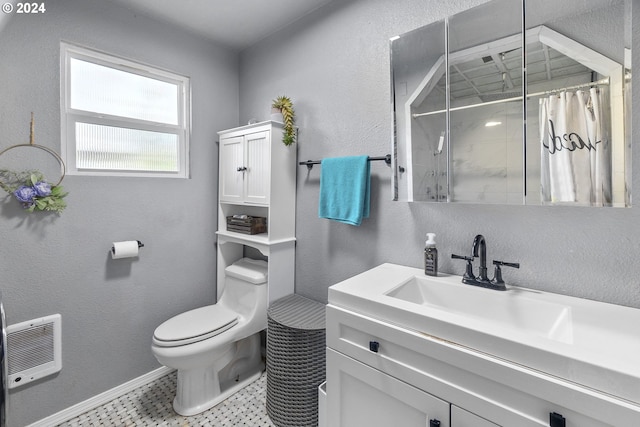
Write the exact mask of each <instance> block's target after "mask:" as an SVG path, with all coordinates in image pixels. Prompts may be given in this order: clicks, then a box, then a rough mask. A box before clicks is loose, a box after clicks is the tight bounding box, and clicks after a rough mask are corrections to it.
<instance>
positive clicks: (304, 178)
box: [240, 0, 640, 307]
mask: <svg viewBox="0 0 640 427" xmlns="http://www.w3.org/2000/svg"><path fill="white" fill-rule="evenodd" d="M479 3H482V2H481V1H474V0H457V1H444V0H442V1H439V0H429V1H427V0H407V1H402V2H394V1H388V0H352V1H338V2H335V3H334V4H330V5H328V6H327V7H324V8H323V9H320V10H318V11H316V12H315V13H314V14H312V15H309V16H307V17H306V18H305V19H304V20H302V21H299V22H298V23H296V24H295V25H293V26H291V27H289V28H287V29H285V30H284V31H281V32H279V33H277V34H274V35H273V36H271V37H270V38H268V39H266V40H264V41H263V42H261V43H259V44H257V45H255V46H253V47H252V48H251V49H248V50H246V51H244V52H243V53H242V54H241V62H240V68H241V73H240V120H241V121H245V120H247V119H248V118H250V117H257V118H265V117H266V116H267V114H268V107H269V102H270V100H271V99H272V98H273V97H275V96H276V95H279V94H281V93H285V94H287V95H289V96H291V97H292V99H293V101H294V103H295V106H296V109H297V114H298V125H299V126H300V138H299V140H300V142H299V147H298V153H299V154H298V157H299V159H321V158H323V157H331V156H343V155H356V154H369V155H382V154H386V153H388V152H389V151H390V135H391V128H390V123H391V112H390V105H389V104H390V85H389V69H390V66H389V50H388V40H389V38H390V37H392V36H394V35H397V34H401V33H404V32H406V31H409V30H412V29H414V28H416V27H418V26H421V25H424V24H427V23H430V22H433V21H436V20H438V19H442V18H444V17H445V16H446V15H450V14H453V13H456V12H459V11H461V10H463V9H466V8H469V7H472V6H474V5H477V4H479ZM634 21H635V22H636V25H637V22H638V17H637V16H636V17H634ZM636 33H637V32H636ZM635 37H636V40H634V41H635V43H634V45H635V46H637V45H638V40H637V38H638V37H639V36H638V34H636V35H635ZM635 64H636V65H637V64H638V60H637V59H636V60H635ZM635 95H636V101H634V104H635V105H634V108H635V113H634V114H633V118H634V122H638V119H639V117H640V107H639V106H638V102H637V99H638V89H637V85H636V89H635ZM634 133H635V134H637V130H636V129H634ZM639 155H640V150H636V151H635V152H634V157H635V159H637V158H638V156H639ZM634 163H635V162H634ZM372 174H373V177H372V186H373V187H372V214H371V218H369V219H368V220H365V221H364V222H363V225H362V226H360V227H359V228H356V227H352V226H348V225H343V224H339V223H333V222H329V221H327V220H320V219H318V215H317V207H318V190H319V170H318V168H314V169H313V170H312V171H311V172H307V170H306V168H303V167H301V168H300V169H299V170H298V190H297V191H298V198H297V203H298V206H297V238H298V244H297V253H296V291H297V292H298V293H300V294H303V295H306V296H308V297H311V298H315V299H317V300H320V301H326V299H327V288H328V287H329V286H331V285H332V284H334V283H336V282H338V281H341V280H344V279H346V278H348V277H349V276H351V275H354V274H357V273H360V272H362V271H364V270H366V269H369V268H371V267H374V266H376V265H378V264H380V263H383V262H395V263H399V264H404V265H410V266H414V267H420V266H422V251H423V245H424V233H425V232H427V231H433V232H435V233H437V234H438V237H437V238H436V240H437V241H438V248H439V253H440V267H441V270H442V271H444V272H449V273H456V274H462V273H463V272H464V263H461V262H453V261H452V260H451V259H450V256H451V253H463V254H464V253H468V252H469V251H470V248H471V241H472V239H473V237H474V235H475V234H477V233H482V234H484V235H485V237H486V238H487V241H488V250H487V251H488V258H489V260H492V259H501V260H505V261H519V262H520V263H521V268H520V269H519V270H513V269H507V270H505V271H504V276H505V279H506V280H507V281H508V282H510V283H512V284H517V285H521V286H526V287H530V288H535V289H542V290H546V291H551V292H557V293H562V294H569V295H574V296H579V297H585V298H590V299H595V300H600V301H607V302H611V303H617V304H624V305H629V306H634V307H640V279H638V274H637V271H638V270H639V269H640V258H639V257H638V256H637V254H638V250H639V245H638V242H639V241H640V226H639V225H638V224H640V211H639V210H638V209H637V208H636V207H634V208H631V209H603V208H565V207H542V206H486V205H474V204H442V205H435V204H424V203H413V204H408V203H404V202H392V201H391V189H390V170H389V168H388V167H386V166H385V165H384V164H383V163H374V164H372ZM639 178H640V171H636V173H635V174H634V179H633V181H634V188H640V182H639Z"/></svg>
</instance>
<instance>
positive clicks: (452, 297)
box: [386, 277, 573, 343]
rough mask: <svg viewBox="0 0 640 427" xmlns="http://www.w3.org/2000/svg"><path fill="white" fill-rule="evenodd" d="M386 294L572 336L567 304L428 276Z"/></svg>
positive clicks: (535, 331) (525, 329) (528, 330)
mask: <svg viewBox="0 0 640 427" xmlns="http://www.w3.org/2000/svg"><path fill="white" fill-rule="evenodd" d="M470 288H471V289H470ZM496 292H497V293H498V295H496ZM500 294H501V295H500ZM386 295H388V296H390V297H394V298H399V299H401V300H404V301H407V302H410V303H413V304H420V305H424V306H426V307H427V308H432V309H438V310H443V311H447V312H450V313H455V314H457V315H461V316H466V317H471V318H476V320H478V321H484V322H495V323H496V325H497V326H499V327H508V328H513V329H515V330H517V331H518V332H520V333H525V334H532V335H537V336H541V337H545V338H548V339H552V340H557V341H561V342H567V343H570V342H571V341H572V339H573V333H572V329H571V324H572V322H571V308H570V307H569V306H567V305H563V304H555V303H550V302H546V301H538V300H535V299H532V298H527V297H525V296H522V295H519V294H516V293H513V292H501V291H493V292H487V290H486V289H482V288H477V289H476V288H474V287H471V286H470V285H466V286H446V285H443V284H442V283H441V282H438V281H436V280H433V279H429V278H428V277H412V278H411V279H409V280H408V281H406V282H405V283H403V284H401V285H400V286H398V287H396V288H394V289H392V290H391V291H389V292H387V294H386Z"/></svg>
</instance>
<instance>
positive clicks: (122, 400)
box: [59, 372, 274, 427]
mask: <svg viewBox="0 0 640 427" xmlns="http://www.w3.org/2000/svg"><path fill="white" fill-rule="evenodd" d="M266 388H267V378H266V375H265V374H263V375H262V376H261V377H260V378H259V379H258V380H257V381H255V382H253V383H252V384H249V385H248V386H246V387H245V388H244V389H242V390H240V391H239V392H237V393H236V394H234V395H233V396H231V397H229V398H228V399H227V400H225V401H224V402H222V403H220V404H218V405H217V406H214V407H213V408H211V409H209V410H208V411H206V412H203V413H202V414H198V415H195V416H193V417H188V418H187V417H182V416H180V415H178V414H176V413H175V412H174V411H173V408H172V406H171V402H172V401H173V397H174V395H175V390H176V373H175V372H173V373H171V374H169V375H166V376H164V377H162V378H160V379H157V380H155V381H153V382H152V383H149V384H147V385H144V386H142V387H140V388H137V389H136V390H133V391H132V392H130V393H128V394H126V395H124V396H121V397H119V398H117V399H114V400H112V401H111V402H109V403H106V404H105V405H103V406H100V407H98V408H96V409H94V410H92V411H89V412H87V413H84V414H82V415H80V416H79V417H77V418H74V419H72V420H69V421H67V422H65V423H62V424H59V427H85V426H91V427H93V426H100V427H130V426H167V427H168V426H179V427H205V426H212V427H231V426H251V427H274V425H273V424H272V423H271V420H269V416H268V415H267V410H266V407H265V398H266Z"/></svg>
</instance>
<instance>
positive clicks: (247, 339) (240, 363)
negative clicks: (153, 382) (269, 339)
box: [151, 258, 267, 416]
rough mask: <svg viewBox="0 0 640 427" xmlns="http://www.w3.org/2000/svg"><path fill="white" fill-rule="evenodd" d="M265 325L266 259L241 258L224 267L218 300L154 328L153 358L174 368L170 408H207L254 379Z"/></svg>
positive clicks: (195, 410) (187, 410) (183, 411)
mask: <svg viewBox="0 0 640 427" xmlns="http://www.w3.org/2000/svg"><path fill="white" fill-rule="evenodd" d="M266 327H267V262H266V261H259V260H253V259H250V258H242V259H241V260H239V261H237V262H235V263H233V264H232V265H230V266H228V267H227V268H226V269H225V283H224V291H223V293H222V297H221V298H220V300H219V301H218V303H217V304H214V305H208V306H205V307H201V308H196V309H195V310H191V311H187V312H186V313H182V314H179V315H177V316H175V317H172V318H171V319H169V320H167V321H166V322H164V323H163V324H161V325H160V326H158V327H157V328H156V330H155V332H154V333H153V344H152V345H151V350H152V351H153V355H154V356H155V357H156V359H158V362H160V363H161V364H163V365H165V366H168V367H170V368H175V369H177V370H178V383H177V390H176V397H175V399H174V400H173V408H174V409H175V411H176V412H177V413H178V414H180V415H184V416H190V415H195V414H198V413H200V412H203V411H206V410H207V409H209V408H211V407H213V406H214V405H216V404H218V403H220V402H221V401H222V400H224V399H226V398H227V397H229V396H230V395H231V394H233V393H235V392H236V391H237V390H239V389H240V388H242V387H244V386H245V385H247V384H248V383H250V382H252V381H254V380H256V379H258V378H259V377H260V375H261V373H262V371H263V370H264V363H263V362H262V357H261V354H260V334H259V332H260V331H261V330H263V329H266Z"/></svg>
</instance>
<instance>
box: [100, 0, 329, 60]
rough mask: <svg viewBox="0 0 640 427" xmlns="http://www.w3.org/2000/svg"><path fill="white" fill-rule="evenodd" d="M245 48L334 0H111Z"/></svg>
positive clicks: (226, 43) (202, 34)
mask: <svg viewBox="0 0 640 427" xmlns="http://www.w3.org/2000/svg"><path fill="white" fill-rule="evenodd" d="M109 1H111V2H114V3H120V4H121V5H124V6H126V7H128V8H129V9H131V10H133V11H135V12H136V13H139V14H141V15H145V16H149V17H152V18H154V19H157V20H159V21H163V22H168V23H171V24H174V25H177V26H179V27H181V28H184V29H186V30H187V31H190V32H192V33H195V34H198V35H200V36H202V37H205V38H207V39H209V40H212V41H216V42H218V43H220V44H222V45H223V46H226V47H229V48H232V49H235V50H242V49H245V48H247V47H249V46H251V45H253V44H254V43H256V42H258V41H259V40H262V39H263V38H265V37H267V36H269V35H270V34H272V33H274V32H276V31H277V30H279V29H281V28H283V27H284V26H286V25H288V24H290V23H292V22H294V21H297V20H298V19H300V18H301V17H303V16H304V15H306V14H308V13H310V12H312V11H314V10H315V9H318V8H319V7H321V6H323V5H325V4H327V3H329V2H331V1H332V0H233V1H230V0H177V1H176V0H109Z"/></svg>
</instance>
